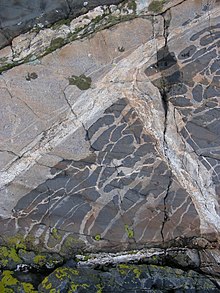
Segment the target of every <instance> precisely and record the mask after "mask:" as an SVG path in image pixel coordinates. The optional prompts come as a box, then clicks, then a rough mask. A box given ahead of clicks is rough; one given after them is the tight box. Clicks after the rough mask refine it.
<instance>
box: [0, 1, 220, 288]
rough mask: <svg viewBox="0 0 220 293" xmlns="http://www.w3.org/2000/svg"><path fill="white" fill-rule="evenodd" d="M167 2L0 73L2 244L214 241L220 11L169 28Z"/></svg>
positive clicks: (128, 245)
mask: <svg viewBox="0 0 220 293" xmlns="http://www.w3.org/2000/svg"><path fill="white" fill-rule="evenodd" d="M175 3H176V2H175ZM187 3H189V1H187ZM190 3H191V4H190V5H193V7H194V8H193V9H194V10H195V11H196V7H197V5H194V4H195V3H194V2H193V3H194V4H192V2H190ZM93 4H94V5H95V2H94V3H93ZM93 4H92V2H91V5H93ZM200 4H201V3H200ZM54 5H55V4H54ZM177 6H178V3H176V4H175V7H173V8H170V9H169V8H167V9H168V10H167V12H165V13H164V14H162V15H158V16H156V15H153V14H152V15H149V13H148V12H146V13H145V14H144V13H143V15H141V16H138V17H137V15H136V17H135V18H134V19H133V20H130V21H125V22H122V23H119V24H117V25H115V26H112V27H111V28H109V29H105V30H101V31H99V32H96V33H95V34H93V35H91V36H89V37H87V38H84V39H82V40H76V41H73V42H71V43H69V44H67V45H65V46H63V47H62V48H60V49H58V50H56V51H54V52H53V53H50V54H48V55H47V56H44V57H42V58H39V59H36V60H34V61H33V62H30V63H27V64H23V65H19V66H17V67H14V68H13V69H11V70H8V71H5V72H4V73H3V74H1V76H0V99H1V105H2V107H1V109H0V111H1V116H0V119H1V129H0V135H1V141H0V149H1V152H0V157H1V158H2V159H1V169H2V172H1V177H0V187H1V189H0V190H1V191H0V196H1V199H2V202H4V205H2V206H1V207H0V215H1V223H2V225H1V228H0V231H1V235H2V241H4V242H6V243H10V239H11V237H12V236H14V235H16V237H18V238H17V239H18V240H17V241H18V242H19V243H20V241H21V239H22V241H21V242H22V243H23V242H26V245H29V246H30V247H32V249H33V247H34V248H38V249H40V250H44V251H50V252H59V253H61V254H64V255H65V254H68V253H69V252H71V253H75V252H78V251H79V250H80V251H81V250H83V251H89V252H96V251H117V250H125V249H134V248H135V249H136V248H137V249H138V248H141V247H143V246H146V245H147V246H155V245H157V246H163V245H172V243H173V241H174V242H175V241H176V240H177V239H192V238H193V237H194V238H196V237H200V236H201V235H202V236H204V237H206V238H207V239H208V240H209V241H216V242H217V241H218V237H219V229H220V228H219V227H220V215H219V186H220V185H219V176H220V175H219V143H220V141H219V36H220V35H219V28H220V27H219V20H220V19H219V15H220V11H219V6H218V5H217V4H216V5H215V3H214V2H213V5H212V6H210V7H209V8H208V9H207V10H204V9H201V5H199V7H200V10H199V11H200V12H201V11H202V12H201V13H200V14H199V16H198V17H197V18H190V21H188V22H187V23H184V24H180V23H178V19H177V17H178V16H177V13H176V7H177ZM179 7H180V8H181V11H182V13H183V14H184V15H186V11H187V9H186V3H185V2H183V3H182V4H179ZM213 8H214V9H213ZM154 14H155V13H154ZM190 17H191V16H190ZM168 25H170V26H169V27H168ZM161 29H162V32H161ZM177 39H178V42H177V41H176V40H177ZM13 239H14V238H13ZM188 243H189V242H188ZM45 292H46V291H45Z"/></svg>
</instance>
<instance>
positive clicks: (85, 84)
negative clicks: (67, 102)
mask: <svg viewBox="0 0 220 293" xmlns="http://www.w3.org/2000/svg"><path fill="white" fill-rule="evenodd" d="M68 80H69V85H76V86H77V87H78V88H79V89H80V90H82V91H84V90H88V89H89V88H90V87H91V83H92V79H91V77H89V76H88V77H87V76H85V75H84V74H81V75H80V76H76V75H72V76H71V77H69V78H68Z"/></svg>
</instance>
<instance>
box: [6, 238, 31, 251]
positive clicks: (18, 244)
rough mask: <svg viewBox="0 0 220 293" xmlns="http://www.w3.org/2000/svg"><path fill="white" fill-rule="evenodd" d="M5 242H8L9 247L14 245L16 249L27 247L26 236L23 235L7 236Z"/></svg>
mask: <svg viewBox="0 0 220 293" xmlns="http://www.w3.org/2000/svg"><path fill="white" fill-rule="evenodd" d="M5 242H6V243H7V244H8V246H9V247H14V248H16V249H26V248H27V247H26V244H25V240H24V237H23V236H22V235H15V236H11V237H7V238H6V239H5Z"/></svg>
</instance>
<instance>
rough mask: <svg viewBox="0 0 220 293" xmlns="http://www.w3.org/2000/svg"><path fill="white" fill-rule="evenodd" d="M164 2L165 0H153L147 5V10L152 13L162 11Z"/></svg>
mask: <svg viewBox="0 0 220 293" xmlns="http://www.w3.org/2000/svg"><path fill="white" fill-rule="evenodd" d="M164 3H165V0H154V1H152V2H151V3H150V5H149V6H148V10H149V11H152V12H154V13H159V12H161V11H162V9H163V5H164Z"/></svg>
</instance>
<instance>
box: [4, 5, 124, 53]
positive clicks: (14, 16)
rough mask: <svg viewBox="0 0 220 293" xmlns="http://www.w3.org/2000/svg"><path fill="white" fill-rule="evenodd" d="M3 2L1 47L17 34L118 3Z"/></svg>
mask: <svg viewBox="0 0 220 293" xmlns="http://www.w3.org/2000/svg"><path fill="white" fill-rule="evenodd" d="M101 2H102V3H100V1H99V0H90V1H83V0H40V1H27V0H16V1H14V0H2V1H1V3H0V48H2V47H4V46H5V45H8V44H10V42H11V40H12V39H13V38H14V37H16V36H17V35H19V34H21V33H24V32H26V31H27V30H29V29H31V28H33V27H35V28H36V29H39V28H42V27H47V26H48V25H50V24H52V23H54V22H56V21H58V20H61V19H65V18H70V17H76V16H78V15H80V14H83V13H85V12H86V11H88V10H89V9H91V8H94V7H96V6H99V5H100V4H102V5H110V4H118V3H120V2H121V0H104V1H103V0H102V1H101Z"/></svg>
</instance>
